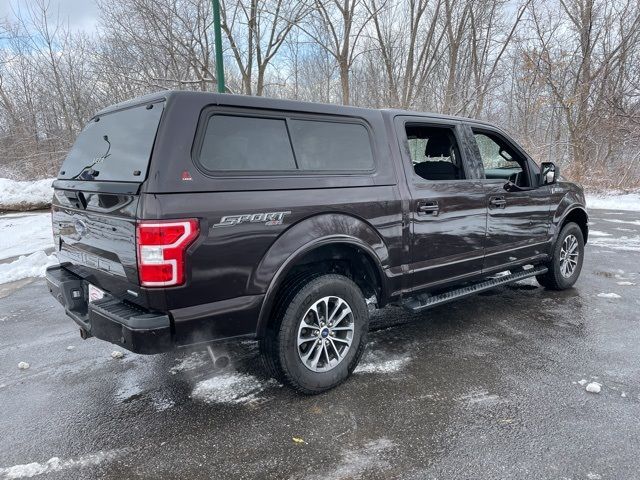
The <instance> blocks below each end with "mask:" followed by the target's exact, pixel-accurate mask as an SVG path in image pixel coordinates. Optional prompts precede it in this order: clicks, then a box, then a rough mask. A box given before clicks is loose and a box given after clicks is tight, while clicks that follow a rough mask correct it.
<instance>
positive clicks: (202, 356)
mask: <svg viewBox="0 0 640 480" xmlns="http://www.w3.org/2000/svg"><path fill="white" fill-rule="evenodd" d="M209 363H211V357H210V356H209V354H208V353H207V352H192V353H190V354H189V355H187V356H185V357H183V358H180V359H176V365H174V366H173V367H171V368H170V369H169V373H171V375H176V374H177V373H180V372H190V371H192V370H197V369H199V368H201V367H204V366H205V365H207V364H209ZM212 365H213V364H212Z"/></svg>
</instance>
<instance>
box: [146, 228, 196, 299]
mask: <svg viewBox="0 0 640 480" xmlns="http://www.w3.org/2000/svg"><path fill="white" fill-rule="evenodd" d="M199 232H200V228H199V226H198V220H196V219H188V220H168V221H164V220H151V221H140V222H138V224H137V227H136V243H137V247H138V248H137V251H138V277H139V278H140V285H142V286H143V287H172V286H176V285H182V284H183V283H184V282H185V251H186V250H187V247H188V246H189V245H190V244H191V243H192V242H193V241H194V240H195V239H196V238H197V237H198V233H199Z"/></svg>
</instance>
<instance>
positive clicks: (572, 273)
mask: <svg viewBox="0 0 640 480" xmlns="http://www.w3.org/2000/svg"><path fill="white" fill-rule="evenodd" d="M583 260H584V237H583V235H582V229H581V228H580V227H579V226H578V225H577V224H575V223H567V224H566V225H565V226H564V228H563V229H562V230H561V231H560V235H558V240H557V241H556V244H555V246H554V248H553V256H552V258H551V262H549V264H548V265H547V266H548V267H549V271H548V272H547V273H545V274H544V275H538V276H537V277H536V279H537V280H538V283H540V285H542V286H543V287H545V288H548V289H550V290H565V289H567V288H571V287H572V286H573V284H574V283H576V281H577V280H578V277H579V276H580V271H581V270H582V262H583Z"/></svg>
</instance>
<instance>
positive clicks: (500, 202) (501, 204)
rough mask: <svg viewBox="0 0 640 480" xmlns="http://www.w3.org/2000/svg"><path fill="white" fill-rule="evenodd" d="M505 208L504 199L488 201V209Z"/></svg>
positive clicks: (505, 202)
mask: <svg viewBox="0 0 640 480" xmlns="http://www.w3.org/2000/svg"><path fill="white" fill-rule="evenodd" d="M506 206H507V201H506V200H505V199H504V197H491V198H490V199H489V207H490V208H505V207H506Z"/></svg>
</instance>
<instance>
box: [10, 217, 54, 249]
mask: <svg viewBox="0 0 640 480" xmlns="http://www.w3.org/2000/svg"><path fill="white" fill-rule="evenodd" d="M47 248H53V236H52V234H51V214H49V213H37V214H25V215H20V216H16V215H3V216H2V217H0V260H4V259H5V258H11V257H17V256H18V255H26V254H29V253H33V252H36V251H38V250H45V249H47Z"/></svg>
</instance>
